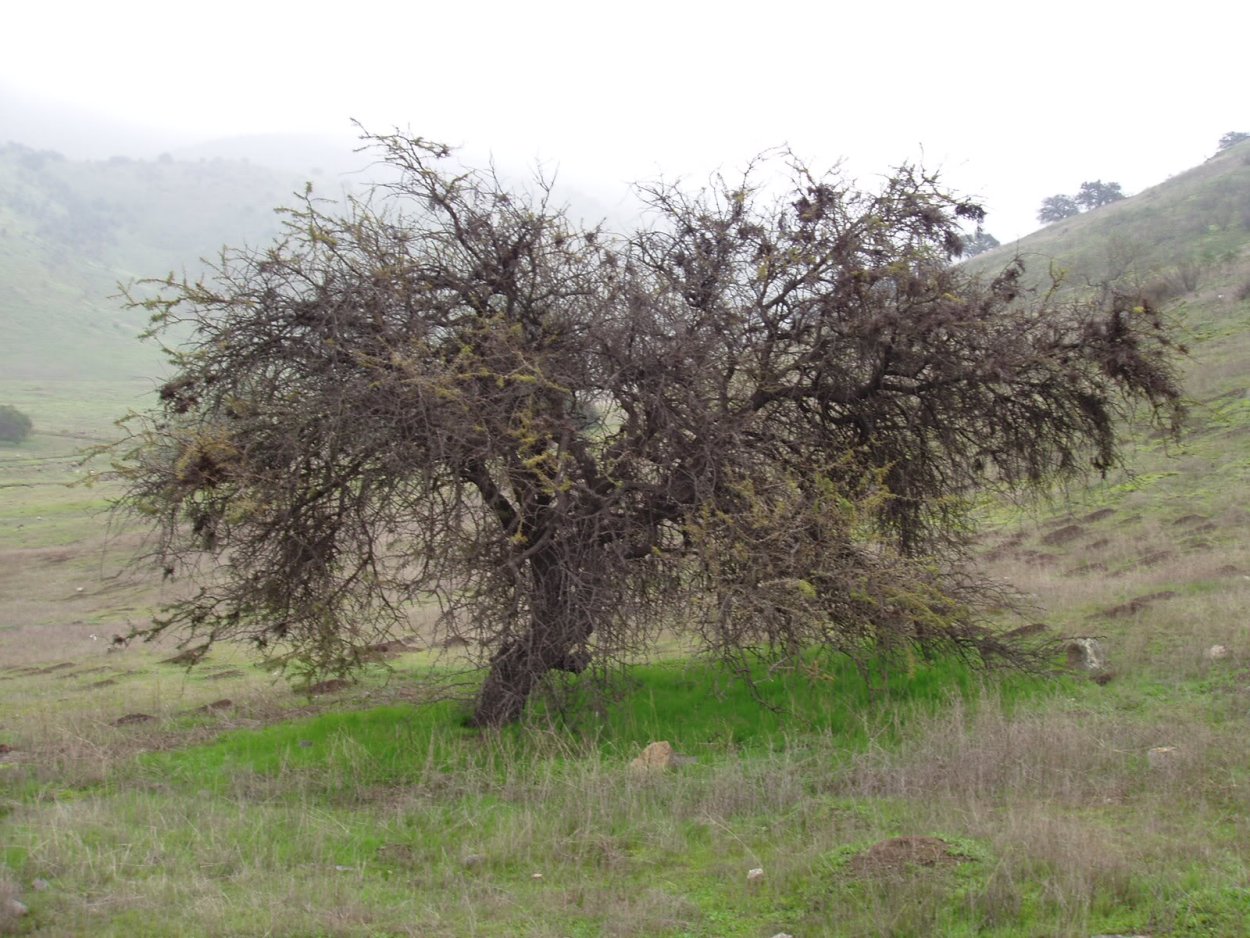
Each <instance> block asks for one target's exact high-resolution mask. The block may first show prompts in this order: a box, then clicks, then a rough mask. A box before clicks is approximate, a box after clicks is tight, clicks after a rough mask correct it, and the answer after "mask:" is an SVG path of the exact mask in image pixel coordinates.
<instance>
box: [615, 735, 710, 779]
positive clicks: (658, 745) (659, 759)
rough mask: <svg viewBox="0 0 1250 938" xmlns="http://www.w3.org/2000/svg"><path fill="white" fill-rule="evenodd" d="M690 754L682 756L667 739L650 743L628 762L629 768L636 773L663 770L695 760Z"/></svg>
mask: <svg viewBox="0 0 1250 938" xmlns="http://www.w3.org/2000/svg"><path fill="white" fill-rule="evenodd" d="M695 761H697V760H695V759H694V758H693V757H691V756H683V755H679V754H678V753H676V752H674V751H673V747H672V745H671V744H670V743H669V742H668V741H667V740H660V741H659V742H654V743H651V744H650V745H648V746H647V748H646V749H644V750H643V751H642V752H641V753H639V755H638V756H637V757H636V758H635V759H634V761H633V762H631V763H630V764H629V767H630V769H632V770H633V771H634V772H638V773H646V772H664V771H666V770H668V769H673V768H676V767H677V766H679V765H689V764H691V763H692V762H695Z"/></svg>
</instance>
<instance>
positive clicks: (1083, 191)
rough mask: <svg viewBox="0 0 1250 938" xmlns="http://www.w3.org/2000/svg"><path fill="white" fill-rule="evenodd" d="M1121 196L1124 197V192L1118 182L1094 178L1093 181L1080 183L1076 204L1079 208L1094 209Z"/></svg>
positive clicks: (1115, 200)
mask: <svg viewBox="0 0 1250 938" xmlns="http://www.w3.org/2000/svg"><path fill="white" fill-rule="evenodd" d="M1122 198H1124V192H1123V190H1122V189H1121V188H1120V184H1119V183H1118V182H1103V181H1102V180H1101V179H1095V180H1094V181H1093V182H1089V181H1086V182H1083V183H1081V188H1080V191H1078V192H1077V194H1076V204H1077V205H1079V206H1081V208H1085V209H1096V208H1102V207H1103V206H1104V205H1110V204H1111V203H1112V202H1118V201H1120V200H1121V199H1122Z"/></svg>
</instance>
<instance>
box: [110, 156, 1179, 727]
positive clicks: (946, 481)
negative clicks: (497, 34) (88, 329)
mask: <svg viewBox="0 0 1250 938" xmlns="http://www.w3.org/2000/svg"><path fill="white" fill-rule="evenodd" d="M372 142H373V143H374V144H375V145H377V146H378V147H380V148H381V150H382V152H383V153H384V155H385V158H386V159H387V160H388V161H389V162H390V164H392V166H393V167H394V168H395V169H396V170H397V171H398V174H399V177H398V181H396V182H395V183H394V184H392V185H390V186H388V187H386V188H385V189H384V190H380V191H379V192H377V193H375V195H374V197H373V198H371V199H369V200H365V201H356V202H352V203H351V204H350V205H349V206H348V207H347V208H346V209H345V210H339V209H334V208H333V207H326V206H323V205H322V204H320V203H318V202H317V201H316V200H315V199H313V198H312V197H311V195H309V196H306V198H305V199H304V200H303V201H302V203H301V204H299V205H298V206H297V207H295V208H293V209H291V210H290V212H289V215H288V224H287V229H286V234H285V237H284V238H283V239H282V240H281V241H280V242H278V243H276V244H274V245H272V246H269V247H266V248H263V249H259V250H237V251H227V252H225V253H224V254H223V257H222V259H221V262H220V264H219V266H218V269H217V271H216V274H215V276H214V277H213V278H211V279H206V280H204V281H202V282H178V281H174V280H172V279H171V280H170V281H167V282H165V283H164V287H163V290H162V292H161V294H160V295H159V296H157V297H155V298H149V299H146V300H144V301H143V303H144V305H147V306H148V307H149V308H150V309H151V310H152V311H153V313H154V316H155V318H156V321H157V330H158V331H159V330H160V329H161V328H170V327H173V328H176V329H178V330H186V329H188V328H189V329H190V330H191V341H190V342H189V344H182V345H175V346H173V347H172V348H171V351H170V354H171V356H172V359H173V364H174V366H175V374H174V376H173V377H172V378H171V379H170V380H169V381H168V383H167V384H165V385H164V387H163V388H162V389H161V392H160V401H159V404H158V405H156V406H155V407H154V408H153V409H152V410H151V411H150V412H148V413H145V414H137V415H133V416H132V417H131V419H130V421H129V424H128V426H129V427H130V436H129V439H128V441H127V442H126V443H125V444H123V445H124V447H125V452H124V453H123V455H122V456H121V457H120V459H119V461H118V468H119V471H120V472H121V474H122V475H123V477H124V478H125V479H126V481H127V485H128V490H127V491H128V494H127V495H126V498H125V499H124V501H123V504H124V505H125V506H127V507H129V508H131V509H133V510H135V511H137V512H139V513H141V514H142V516H143V517H145V518H148V519H151V521H152V522H153V523H154V524H155V529H156V531H157V532H158V535H159V536H158V537H157V539H156V541H155V543H154V545H153V549H152V559H153V560H155V562H157V563H159V564H160V565H161V566H162V567H164V569H165V570H166V572H167V573H168V574H170V575H176V576H181V575H184V574H186V575H190V576H191V577H192V578H193V580H194V582H195V583H196V584H197V589H196V590H195V591H194V592H191V593H189V594H188V595H187V597H186V598H184V599H182V600H180V601H178V602H176V603H174V604H173V605H172V606H170V607H169V608H168V609H167V610H166V612H165V613H164V614H163V615H162V617H161V618H160V619H159V620H158V621H157V622H156V624H155V625H154V626H153V628H152V629H151V630H149V632H148V634H149V635H153V634H159V633H161V632H163V631H166V630H175V631H177V632H178V633H179V634H181V635H183V637H184V638H185V640H186V641H188V642H190V641H200V642H202V643H210V642H213V641H217V640H222V639H246V640H250V641H252V642H254V643H255V644H256V645H257V646H258V647H259V648H261V649H263V650H264V651H265V653H266V654H269V655H272V656H274V657H276V658H278V659H280V660H285V661H300V662H304V663H306V664H307V665H308V666H310V667H315V668H318V669H321V670H326V671H333V670H345V669H348V668H350V667H351V666H353V665H354V664H356V663H358V662H359V660H360V653H361V650H362V649H363V648H364V647H366V646H367V645H369V644H370V643H372V642H376V641H378V640H379V639H380V638H381V637H384V636H385V635H386V634H387V631H388V629H390V628H392V627H393V626H395V624H396V623H399V622H402V621H404V619H403V617H404V615H405V613H406V611H407V609H408V607H409V606H410V605H411V604H414V603H437V606H438V608H439V610H440V611H441V617H440V619H439V628H440V629H442V630H444V631H445V632H446V633H447V634H450V635H456V636H462V637H464V638H466V639H468V640H469V642H470V644H469V646H468V647H469V649H470V651H471V653H473V654H476V655H477V660H478V661H479V662H480V664H481V665H482V667H483V668H484V669H485V677H484V680H483V682H482V683H481V685H480V690H479V691H478V692H477V697H476V703H475V708H474V717H473V719H474V721H475V722H476V723H477V724H478V725H483V726H496V725H501V724H504V723H507V722H509V721H512V720H515V719H516V718H517V717H518V716H519V715H520V714H521V713H522V712H523V709H524V707H525V704H526V701H527V700H528V699H529V698H530V697H531V695H532V693H533V692H534V691H535V690H536V689H537V688H539V687H540V686H542V685H543V683H544V681H546V680H548V679H549V678H550V677H551V676H553V675H555V674H558V673H560V672H580V671H583V670H585V669H586V668H588V667H590V668H606V667H608V666H609V665H610V664H611V663H612V662H617V661H621V660H624V659H626V658H628V657H629V656H630V655H633V654H636V653H638V652H640V651H641V650H644V649H645V648H647V647H648V646H649V645H650V643H651V642H653V641H654V640H655V639H656V637H657V636H659V635H661V634H662V633H677V634H679V635H681V636H683V637H684V638H687V639H690V640H692V641H693V642H695V643H696V644H697V645H698V646H699V647H701V648H703V649H705V650H707V651H708V652H710V653H712V654H715V655H718V656H720V657H722V658H725V659H728V660H730V661H734V662H737V663H743V662H744V661H746V660H747V659H749V657H750V656H752V655H755V654H767V655H770V656H781V657H785V656H791V657H795V658H798V657H801V656H809V655H811V654H812V653H814V652H821V651H823V652H826V653H829V654H847V655H852V656H855V657H856V658H857V659H859V658H861V657H862V656H865V655H868V654H884V655H890V654H903V653H907V652H908V650H909V649H916V648H920V649H923V650H926V651H927V650H932V649H935V648H948V649H953V650H956V651H961V652H964V653H966V654H969V655H973V656H978V657H980V656H990V655H993V654H1004V655H1011V654H1013V649H1012V647H1011V646H1010V645H1009V644H1006V643H1004V642H1003V641H1001V640H1000V639H998V638H997V637H996V636H995V634H994V633H993V632H992V631H991V630H989V629H988V628H987V627H986V626H985V624H984V622H983V620H982V617H981V615H980V613H979V611H978V608H979V607H978V599H979V598H980V597H983V596H984V595H985V594H984V584H979V583H978V582H977V581H976V580H975V578H974V577H972V576H971V575H970V573H969V572H968V570H967V569H966V568H965V567H963V566H961V565H960V564H959V563H958V558H959V554H960V549H961V547H962V545H963V544H964V543H965V540H966V537H967V534H968V526H967V513H966V508H967V499H968V498H969V497H970V496H971V495H973V494H974V493H975V492H977V491H979V490H982V489H984V488H986V487H1002V488H1009V489H1015V488H1018V487H1021V486H1024V487H1040V486H1045V485H1048V484H1050V483H1052V482H1054V481H1056V480H1062V479H1064V478H1075V477H1079V476H1081V475H1083V474H1084V473H1086V472H1088V471H1089V470H1090V469H1091V468H1093V469H1095V470H1097V469H1105V468H1106V467H1109V466H1111V465H1113V464H1114V463H1115V462H1116V460H1117V458H1118V448H1117V442H1116V425H1117V422H1118V420H1119V419H1120V417H1121V416H1122V415H1123V414H1124V413H1125V412H1126V411H1127V410H1128V409H1130V408H1131V407H1132V406H1134V405H1135V404H1136V403H1139V402H1140V403H1144V404H1145V405H1146V406H1147V407H1148V409H1150V411H1151V412H1152V413H1154V414H1155V416H1156V417H1157V418H1158V419H1160V420H1162V421H1164V422H1168V421H1172V420H1174V419H1175V418H1176V417H1177V415H1178V414H1179V407H1180V405H1179V401H1180V389H1179V388H1178V386H1177V382H1176V377H1175V374H1174V371H1173V365H1172V356H1173V354H1174V352H1175V349H1174V346H1173V345H1172V342H1171V340H1170V338H1169V334H1168V331H1167V328H1166V324H1165V323H1164V322H1163V321H1162V320H1161V318H1160V317H1159V315H1158V314H1156V313H1155V311H1154V310H1152V309H1151V308H1150V307H1149V305H1148V304H1144V303H1142V302H1140V301H1137V300H1134V299H1131V298H1129V297H1122V296H1117V297H1114V298H1113V299H1112V300H1111V301H1109V302H1108V303H1107V304H1106V305H1093V304H1082V303H1073V302H1063V303H1061V302H1060V301H1059V300H1058V299H1057V297H1056V295H1055V293H1054V292H1053V291H1052V292H1043V293H1040V294H1033V293H1030V292H1029V291H1027V290H1025V288H1024V287H1023V286H1022V282H1021V272H1022V267H1021V265H1020V264H1019V263H1018V262H1015V263H1012V264H1010V265H1008V266H1007V267H1006V269H1005V270H1003V271H1002V273H1001V274H999V275H998V276H996V277H994V278H992V279H981V278H978V277H976V276H974V275H972V274H970V273H967V272H966V271H964V270H962V269H961V268H960V267H958V266H956V265H953V264H952V260H953V258H955V257H956V256H957V255H958V254H959V252H960V251H961V248H962V243H963V242H962V235H961V231H960V227H959V226H960V223H961V222H963V221H965V220H972V221H974V222H976V221H980V220H981V218H982V217H983V215H984V213H983V212H982V211H981V210H980V208H979V207H977V206H976V205H974V204H971V203H969V202H967V201H964V200H962V199H959V198H956V197H953V196H951V195H949V194H947V193H946V192H944V191H943V190H942V189H941V188H940V187H939V186H938V185H937V183H936V181H935V180H934V179H933V178H931V177H929V176H927V175H925V174H924V173H922V172H920V171H918V170H916V169H914V168H908V167H905V168H903V169H900V170H898V171H897V172H896V173H894V174H893V175H892V176H891V177H890V178H889V179H888V180H887V181H886V182H885V183H884V184H883V185H882V186H881V188H880V189H879V190H878V191H875V192H861V191H857V190H856V189H855V188H853V187H851V186H850V185H848V184H847V183H846V182H845V181H844V180H843V179H841V178H840V177H839V176H837V175H836V174H829V175H819V174H815V173H813V172H812V171H810V170H809V169H808V168H807V167H806V166H804V165H803V164H802V163H801V162H799V161H798V160H796V159H795V158H794V157H793V156H791V155H789V154H781V155H778V156H777V157H776V158H773V159H761V160H757V161H756V162H755V163H753V164H752V165H751V166H750V167H749V168H748V169H747V171H746V172H745V173H744V174H743V175H742V176H741V177H740V178H736V179H732V180H730V179H725V178H721V177H716V178H714V179H713V180H712V181H711V183H710V184H709V186H708V187H707V188H705V189H704V190H702V191H689V190H687V189H686V188H683V187H682V186H680V185H676V184H664V183H661V184H655V185H652V186H648V187H643V188H642V190H641V192H642V195H643V198H644V200H645V202H646V203H647V206H648V218H649V221H648V222H647V224H646V225H645V226H644V227H641V228H639V229H638V230H636V231H634V232H632V233H626V234H615V233H611V232H608V231H605V230H603V229H602V228H587V227H584V226H579V225H576V224H574V223H573V222H572V221H571V220H570V219H569V218H568V216H567V215H566V214H565V213H564V212H563V211H562V210H560V208H559V207H558V206H556V205H555V204H554V203H553V199H552V197H551V193H550V190H549V188H548V187H547V186H546V185H544V184H542V183H541V181H540V182H539V183H538V184H536V185H535V186H533V187H532V190H531V191H525V190H522V189H520V188H517V187H511V186H508V185H505V184H504V183H503V182H502V181H501V180H500V179H499V178H498V177H497V176H496V175H495V174H494V173H492V172H484V171H479V170H474V169H472V168H466V167H463V166H460V165H458V164H457V163H456V162H455V161H454V159H453V158H452V155H451V153H450V152H449V150H448V149H447V148H446V147H444V146H441V145H439V144H434V143H430V142H427V141H424V140H421V139H412V138H409V137H406V136H402V135H394V136H383V137H377V138H373V141H372ZM778 167H780V168H781V170H782V172H783V173H784V176H785V178H786V179H787V180H788V186H787V188H786V189H785V190H784V191H781V190H779V187H778V183H777V181H776V178H777V177H776V170H777V169H778ZM779 192H780V193H781V194H778V193H779ZM178 334H179V335H183V334H184V332H182V331H180V332H179V333H178Z"/></svg>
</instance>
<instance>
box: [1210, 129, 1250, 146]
mask: <svg viewBox="0 0 1250 938" xmlns="http://www.w3.org/2000/svg"><path fill="white" fill-rule="evenodd" d="M1246 140H1250V134H1248V133H1246V132H1245V131H1241V130H1230V131H1229V132H1228V133H1226V134H1224V136H1222V137H1220V143H1219V146H1218V148H1217V149H1219V150H1221V151H1223V150H1227V149H1228V148H1229V147H1235V146H1237V144H1239V143H1244V142H1245V141H1246Z"/></svg>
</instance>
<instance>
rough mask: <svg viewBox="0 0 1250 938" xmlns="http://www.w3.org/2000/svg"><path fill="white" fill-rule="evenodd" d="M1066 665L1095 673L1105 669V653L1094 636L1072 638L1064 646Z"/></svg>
mask: <svg viewBox="0 0 1250 938" xmlns="http://www.w3.org/2000/svg"><path fill="white" fill-rule="evenodd" d="M1064 651H1065V652H1067V655H1068V667H1070V668H1076V669H1078V670H1081V671H1087V672H1089V673H1090V674H1097V673H1099V672H1101V671H1106V670H1107V654H1106V652H1105V651H1103V648H1102V642H1100V641H1098V639H1096V638H1074V639H1072V640H1070V641H1069V642H1068V643H1067V644H1066V645H1065V646H1064Z"/></svg>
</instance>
